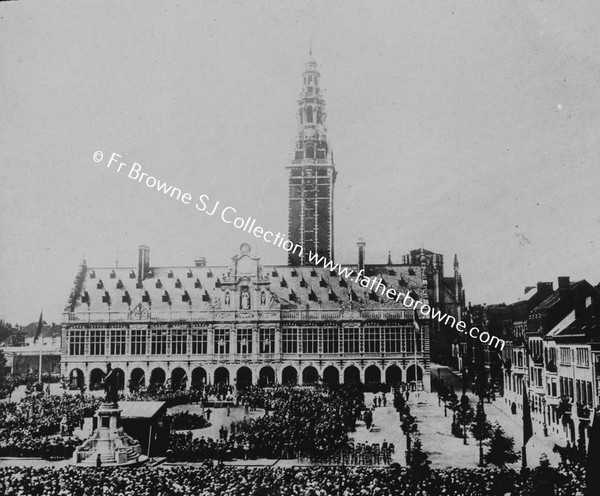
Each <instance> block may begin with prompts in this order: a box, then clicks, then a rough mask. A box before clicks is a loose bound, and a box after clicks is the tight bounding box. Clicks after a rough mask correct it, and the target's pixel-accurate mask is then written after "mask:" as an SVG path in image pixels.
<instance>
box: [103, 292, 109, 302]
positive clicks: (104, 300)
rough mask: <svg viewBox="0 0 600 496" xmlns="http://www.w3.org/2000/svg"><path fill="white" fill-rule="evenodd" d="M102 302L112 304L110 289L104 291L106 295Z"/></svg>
mask: <svg viewBox="0 0 600 496" xmlns="http://www.w3.org/2000/svg"><path fill="white" fill-rule="evenodd" d="M102 303H108V304H109V305H110V295H109V294H108V291H105V292H104V296H103V297H102Z"/></svg>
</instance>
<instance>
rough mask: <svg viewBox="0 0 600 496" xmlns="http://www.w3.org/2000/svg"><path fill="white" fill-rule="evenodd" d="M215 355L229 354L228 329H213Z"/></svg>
mask: <svg viewBox="0 0 600 496" xmlns="http://www.w3.org/2000/svg"><path fill="white" fill-rule="evenodd" d="M214 341H215V342H214V345H215V347H214V353H215V355H228V354H229V329H215V338H214Z"/></svg>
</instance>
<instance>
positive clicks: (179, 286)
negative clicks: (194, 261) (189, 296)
mask: <svg viewBox="0 0 600 496" xmlns="http://www.w3.org/2000/svg"><path fill="white" fill-rule="evenodd" d="M175 287H176V288H181V281H180V280H179V279H177V280H176V281H175Z"/></svg>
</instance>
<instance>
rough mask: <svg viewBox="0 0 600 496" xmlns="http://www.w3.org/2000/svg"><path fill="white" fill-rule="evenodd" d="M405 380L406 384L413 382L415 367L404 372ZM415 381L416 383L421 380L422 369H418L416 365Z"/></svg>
mask: <svg viewBox="0 0 600 496" xmlns="http://www.w3.org/2000/svg"><path fill="white" fill-rule="evenodd" d="M406 380H407V381H408V382H414V381H415V366H414V365H411V366H410V367H408V369H407V370H406ZM416 380H417V382H418V381H422V380H423V369H422V368H421V367H419V366H418V365H417V379H416Z"/></svg>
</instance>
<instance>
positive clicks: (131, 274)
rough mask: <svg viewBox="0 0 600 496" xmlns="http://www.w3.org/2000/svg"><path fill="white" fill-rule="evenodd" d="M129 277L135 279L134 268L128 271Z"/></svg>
mask: <svg viewBox="0 0 600 496" xmlns="http://www.w3.org/2000/svg"><path fill="white" fill-rule="evenodd" d="M129 279H135V270H132V271H131V272H130V273H129Z"/></svg>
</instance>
